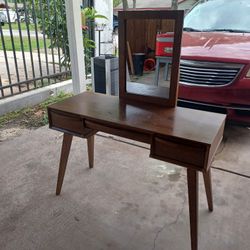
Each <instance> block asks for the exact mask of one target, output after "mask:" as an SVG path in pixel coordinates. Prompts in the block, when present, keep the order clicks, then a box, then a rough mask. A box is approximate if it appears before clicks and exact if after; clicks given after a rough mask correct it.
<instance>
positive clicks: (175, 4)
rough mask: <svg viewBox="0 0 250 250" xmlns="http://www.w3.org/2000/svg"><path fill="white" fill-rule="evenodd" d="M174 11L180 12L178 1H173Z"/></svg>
mask: <svg viewBox="0 0 250 250" xmlns="http://www.w3.org/2000/svg"><path fill="white" fill-rule="evenodd" d="M171 9H172V10H178V0H172V7H171Z"/></svg>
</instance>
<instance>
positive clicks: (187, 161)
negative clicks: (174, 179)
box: [150, 137, 206, 168]
mask: <svg viewBox="0 0 250 250" xmlns="http://www.w3.org/2000/svg"><path fill="white" fill-rule="evenodd" d="M205 152H206V148H205V146H204V145H201V144H197V145H195V144H194V145H191V144H188V143H186V142H182V141H174V140H169V139H164V138H160V137H154V138H153V142H152V145H151V151H150V156H151V157H153V158H156V159H160V160H163V161H166V162H172V163H176V164H179V165H181V166H193V167H198V168H203V167H204V162H205V156H206V154H205Z"/></svg>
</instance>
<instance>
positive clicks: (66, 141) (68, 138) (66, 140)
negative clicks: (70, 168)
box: [56, 133, 73, 195]
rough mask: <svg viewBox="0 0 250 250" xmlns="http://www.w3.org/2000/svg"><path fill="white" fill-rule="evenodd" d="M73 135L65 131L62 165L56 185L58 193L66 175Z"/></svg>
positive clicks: (57, 193)
mask: <svg viewBox="0 0 250 250" xmlns="http://www.w3.org/2000/svg"><path fill="white" fill-rule="evenodd" d="M72 138H73V136H72V135H69V134H66V133H64V135H63V143H62V150H61V158H60V165H59V171H58V177H57V186H56V195H59V194H60V193H61V189H62V184H63V179H64V175H65V170H66V166H67V162H68V157H69V152H70V147H71V143H72Z"/></svg>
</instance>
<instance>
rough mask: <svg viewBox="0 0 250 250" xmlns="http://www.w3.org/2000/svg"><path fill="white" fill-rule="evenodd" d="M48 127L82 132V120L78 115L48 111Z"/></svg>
mask: <svg viewBox="0 0 250 250" xmlns="http://www.w3.org/2000/svg"><path fill="white" fill-rule="evenodd" d="M49 115H50V127H52V128H57V129H60V130H65V131H66V132H71V133H76V134H80V135H81V134H83V131H84V127H83V120H82V118H80V117H76V116H71V115H68V114H64V113H57V112H54V111H50V114H49Z"/></svg>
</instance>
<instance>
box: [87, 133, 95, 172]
mask: <svg viewBox="0 0 250 250" xmlns="http://www.w3.org/2000/svg"><path fill="white" fill-rule="evenodd" d="M94 141H95V136H94V135H92V136H90V137H88V138H87V145H88V157H89V168H93V167H94Z"/></svg>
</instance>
